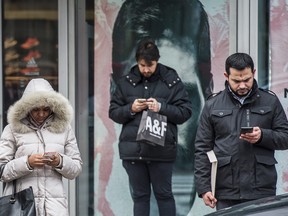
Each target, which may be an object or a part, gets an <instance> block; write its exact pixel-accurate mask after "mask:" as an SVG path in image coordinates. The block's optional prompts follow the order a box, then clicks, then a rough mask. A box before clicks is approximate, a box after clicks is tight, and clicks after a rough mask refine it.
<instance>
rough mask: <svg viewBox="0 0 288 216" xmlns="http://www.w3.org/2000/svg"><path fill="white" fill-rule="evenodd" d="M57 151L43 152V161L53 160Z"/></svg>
mask: <svg viewBox="0 0 288 216" xmlns="http://www.w3.org/2000/svg"><path fill="white" fill-rule="evenodd" d="M55 155H56V152H45V153H44V154H43V161H53V159H54V158H55Z"/></svg>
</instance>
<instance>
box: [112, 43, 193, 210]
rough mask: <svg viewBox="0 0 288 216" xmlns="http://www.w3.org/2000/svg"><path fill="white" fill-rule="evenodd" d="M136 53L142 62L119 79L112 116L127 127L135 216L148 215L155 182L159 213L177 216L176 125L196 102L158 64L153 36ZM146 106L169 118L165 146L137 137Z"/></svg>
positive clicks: (126, 158) (123, 144)
mask: <svg viewBox="0 0 288 216" xmlns="http://www.w3.org/2000/svg"><path fill="white" fill-rule="evenodd" d="M135 57H136V61H137V65H135V66H133V67H132V68H131V71H130V73H129V74H128V75H125V76H124V77H122V78H121V79H120V80H119V81H118V82H117V87H116V90H115V92H114V94H113V96H112V98H111V102H110V108H109V117H110V118H111V119H112V120H114V121H115V122H117V123H119V124H122V125H123V126H122V131H121V134H120V137H119V152H120V158H121V159H122V160H123V167H124V168H125V169H126V172H127V174H128V177H129V183H130V188H131V196H132V198H133V202H134V215H137V216H142V215H143V216H147V215H149V212H150V195H151V185H152V187H153V191H154V195H155V198H156V200H157V204H158V208H159V214H160V215H163V216H164V215H165V216H170V215H171V216H174V215H175V214H176V210H175V201H174V197H173V194H172V187H171V180H172V168H173V162H174V161H175V158H176V153H177V146H176V145H177V124H182V123H184V122H185V121H187V120H188V119H189V118H190V116H191V114H192V108H191V107H192V106H191V102H190V100H189V98H188V93H187V92H186V90H185V87H184V85H183V83H182V82H181V80H180V78H179V76H178V74H177V73H176V71H175V70H174V69H172V68H169V67H167V66H165V65H162V64H160V63H158V60H159V58H160V55H159V50H158V48H157V46H156V45H155V43H154V41H153V40H150V39H147V40H143V41H142V42H140V43H139V45H138V47H137V51H136V56H135ZM142 99H144V100H142ZM143 101H144V102H143ZM147 109H149V110H150V111H152V112H157V113H159V114H161V115H165V116H166V117H167V132H166V138H165V145H164V146H153V145H150V144H147V143H145V142H139V141H136V136H137V131H138V127H139V124H140V120H141V116H142V112H143V111H144V110H147Z"/></svg>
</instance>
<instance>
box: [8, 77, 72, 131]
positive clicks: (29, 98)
mask: <svg viewBox="0 0 288 216" xmlns="http://www.w3.org/2000/svg"><path fill="white" fill-rule="evenodd" d="M41 106H45V107H50V109H51V110H52V112H53V114H54V117H53V118H52V121H50V122H49V126H47V129H48V130H49V131H51V132H53V133H61V132H63V131H64V130H65V128H66V127H67V126H68V125H69V124H70V122H71V120H72V118H73V108H72V106H71V104H70V102H69V101H68V99H67V98H65V97H64V96H63V95H62V94H60V93H58V92H56V91H54V89H53V88H52V86H51V85H50V84H49V82H48V81H47V80H45V79H42V78H37V79H32V80H31V81H30V82H29V83H28V85H27V86H26V88H25V91H24V93H23V95H22V97H21V98H20V99H19V100H18V101H17V102H16V103H14V104H13V105H12V106H11V107H10V108H9V110H8V114H7V120H8V123H9V124H11V125H12V128H13V129H14V130H15V132H18V133H27V132H30V131H31V129H30V128H29V127H28V126H27V125H25V124H24V123H23V119H25V118H26V117H27V115H28V114H29V112H30V111H31V110H32V109H34V108H36V107H41Z"/></svg>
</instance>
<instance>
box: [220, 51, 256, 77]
mask: <svg viewBox="0 0 288 216" xmlns="http://www.w3.org/2000/svg"><path fill="white" fill-rule="evenodd" d="M230 68H234V69H236V70H244V69H245V68H251V70H252V72H253V70H254V62H253V60H252V58H251V56H250V55H248V54H246V53H234V54H232V55H230V56H229V57H228V58H227V59H226V63H225V70H226V73H227V74H228V75H230Z"/></svg>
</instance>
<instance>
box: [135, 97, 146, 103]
mask: <svg viewBox="0 0 288 216" xmlns="http://www.w3.org/2000/svg"><path fill="white" fill-rule="evenodd" d="M137 101H138V103H144V102H146V101H147V100H146V99H145V98H139V99H137Z"/></svg>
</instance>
